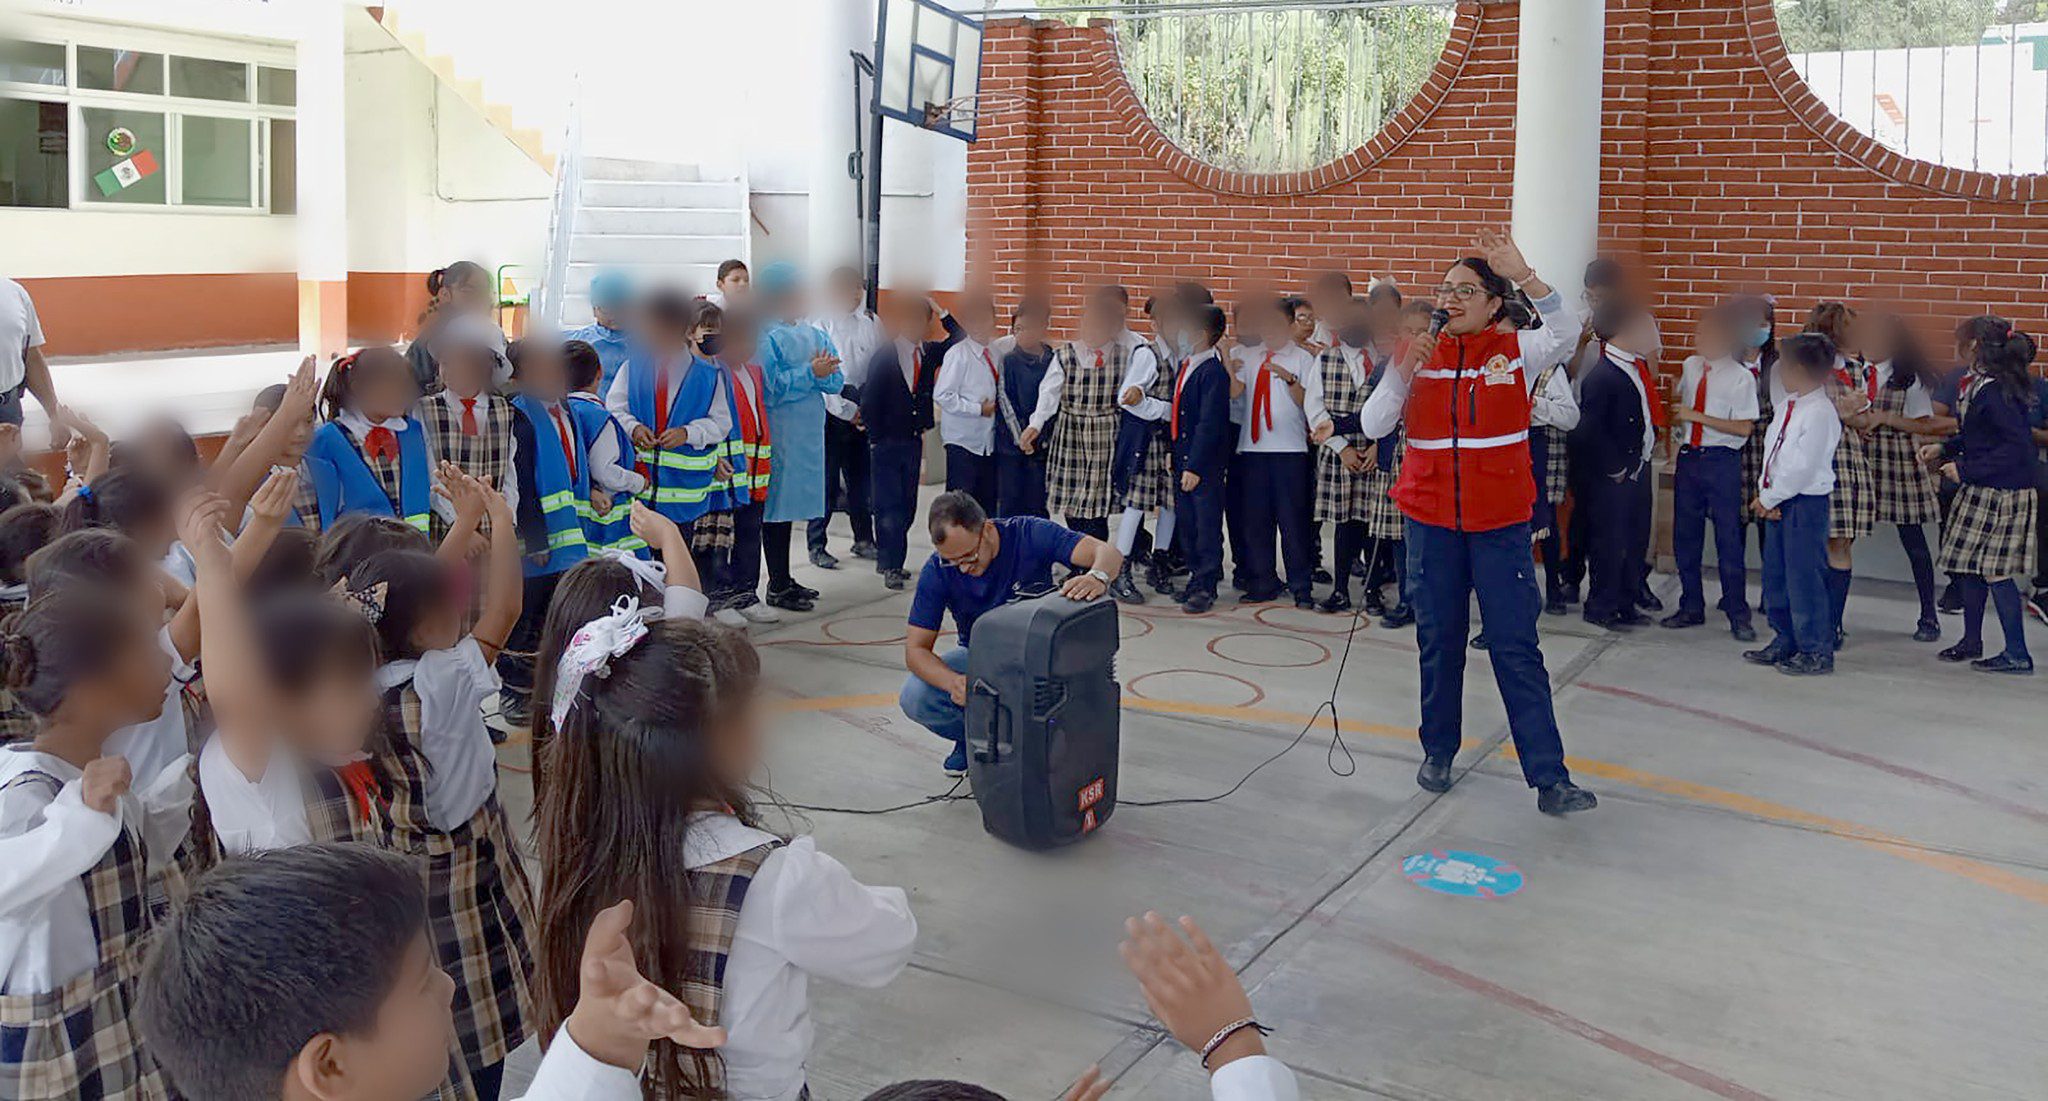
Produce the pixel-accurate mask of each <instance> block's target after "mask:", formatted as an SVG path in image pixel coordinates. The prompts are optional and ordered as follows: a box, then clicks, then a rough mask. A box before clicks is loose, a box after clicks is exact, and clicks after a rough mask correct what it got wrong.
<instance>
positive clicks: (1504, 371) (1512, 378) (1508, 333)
mask: <svg viewBox="0 0 2048 1101" xmlns="http://www.w3.org/2000/svg"><path fill="white" fill-rule="evenodd" d="M1516 287H1520V288H1521V289H1522V290H1523V291H1524V292H1525V293H1527V294H1528V296H1529V297H1530V299H1532V300H1533V301H1534V302H1535V305H1536V313H1537V316H1538V317H1539V318H1540V319H1541V321H1542V326H1541V327H1540V328H1535V329H1521V330H1505V329H1504V328H1503V327H1501V326H1499V325H1497V322H1499V321H1500V319H1501V318H1502V317H1503V316H1505V312H1506V304H1507V300H1508V298H1509V297H1510V296H1512V295H1513V293H1514V290H1515V288H1516ZM1580 328H1581V320H1580V318H1579V315H1578V312H1577V310H1575V309H1574V308H1573V307H1572V306H1571V305H1570V304H1569V303H1567V302H1566V301H1565V298H1564V296H1563V295H1561V294H1559V293H1557V291H1556V290H1555V289H1553V288H1552V287H1551V286H1550V284H1548V283H1545V282H1544V281H1543V280H1541V279H1539V278H1537V277H1536V273H1535V272H1534V271H1532V270H1530V268H1529V262H1528V261H1527V260H1525V259H1523V257H1522V250H1521V249H1520V248H1519V247H1517V246H1516V245H1515V243H1514V241H1513V240H1511V239H1510V238H1509V237H1508V236H1507V235H1506V234H1501V233H1488V234H1484V235H1482V236H1481V237H1480V240H1479V255H1477V256H1469V257H1466V258H1465V259H1463V260H1460V261H1458V262H1457V263H1455V264H1453V265H1451V268H1450V271H1448V272H1447V273H1445V275H1444V282H1443V286H1441V287H1439V288H1438V289H1437V311H1436V314H1435V317H1434V320H1433V323H1432V325H1431V328H1430V332H1429V333H1428V334H1427V335H1425V336H1422V337H1420V338H1417V339H1416V340H1415V341H1413V342H1412V343H1411V344H1410V345H1409V347H1408V349H1407V351H1406V353H1405V354H1404V355H1402V356H1401V357H1400V358H1399V360H1398V361H1397V363H1396V367H1395V369H1394V370H1392V371H1389V372H1387V377H1386V379H1385V380H1384V381H1382V382H1381V384H1380V385H1379V386H1378V387H1376V388H1375V389H1374V390H1373V392H1372V396H1371V397H1370V398H1368V399H1367V400H1366V403H1365V407H1364V408H1363V409H1361V410H1360V412H1359V422H1360V425H1361V427H1363V429H1364V434H1365V435H1367V436H1369V437H1373V438H1379V437H1382V436H1385V435H1387V434H1388V433H1390V432H1392V431H1393V429H1394V426H1395V425H1397V424H1403V423H1404V422H1405V430H1406V433H1407V435H1406V444H1407V447H1406V451H1405V453H1404V455H1403V457H1402V464H1401V474H1400V478H1399V480H1398V481H1396V482H1395V484H1394V491H1393V498H1394V503H1395V504H1396V505H1397V506H1399V507H1400V509H1401V512H1402V514H1403V515H1405V516H1406V517H1407V518H1408V534H1407V554H1408V575H1407V578H1406V582H1405V586H1406V594H1405V595H1406V596H1407V598H1408V600H1409V602H1410V603H1411V604H1413V605H1414V608H1415V633H1416V643H1417V645H1418V646H1419V648H1420V650H1421V664H1422V725H1421V730H1420V733H1421V736H1422V752H1423V762H1422V769H1421V771H1420V772H1418V773H1416V776H1415V782H1416V783H1418V784H1420V785H1421V786H1422V787H1423V788H1424V789H1426V790H1429V791H1439V792H1440V791H1448V790H1450V786H1451V764H1452V762H1453V760H1454V759H1455V758H1456V757H1457V755H1458V746H1459V743H1460V740H1461V735H1462V731H1461V726H1462V722H1463V710H1464V709H1463V699H1464V684H1465V638H1466V635H1467V633H1468V628H1469V627H1470V611H1469V606H1470V600H1471V595H1472V594H1473V593H1475V592H1476V593H1478V594H1479V613H1480V615H1481V616H1482V617H1484V619H1485V621H1486V638H1487V642H1488V644H1489V649H1490V651H1491V655H1492V659H1493V676H1494V680H1495V682H1496V683H1498V684H1499V686H1500V695H1501V701H1502V702H1503V703H1504V704H1505V705H1506V707H1507V713H1508V729H1509V731H1510V732H1511V733H1512V734H1513V736H1514V740H1515V752H1516V754H1517V756H1518V757H1519V758H1520V760H1521V763H1522V775H1523V777H1524V778H1525V779H1526V780H1528V782H1529V786H1530V787H1533V788H1535V789H1536V792H1537V796H1536V806H1537V808H1538V809H1539V810H1541V811H1543V812H1544V813H1545V814H1569V813H1571V812H1572V811H1579V810H1588V809H1591V808H1592V807H1593V806H1594V805H1595V802H1596V800H1595V799H1594V798H1593V793H1592V792H1589V791H1584V790H1581V789H1580V788H1578V787H1576V786H1574V785H1573V784H1572V781H1571V774H1570V773H1569V772H1567V771H1566V770H1565V766H1564V743H1563V740H1562V739H1561V738H1560V737H1559V735H1558V731H1557V716H1556V714H1555V713H1554V712H1553V710H1552V708H1551V703H1550V676H1549V674H1548V673H1547V672H1545V670H1544V668H1543V651H1542V650H1541V649H1540V648H1539V647H1538V644H1537V638H1536V619H1537V616H1538V615H1539V614H1540V613H1541V612H1542V610H1543V596H1542V593H1541V592H1540V591H1539V590H1538V589H1537V585H1536V569H1535V560H1534V558H1533V556H1532V555H1531V554H1530V551H1529V515H1530V510H1531V506H1532V505H1533V504H1534V503H1535V485H1536V483H1535V482H1534V480H1533V479H1532V478H1531V477H1530V474H1529V411H1530V407H1531V401H1530V396H1529V394H1530V389H1531V388H1532V387H1533V386H1534V385H1535V383H1536V380H1537V379H1538V378H1540V377H1542V374H1543V371H1544V369H1545V368H1547V367H1549V366H1551V365H1553V364H1555V363H1558V362H1561V361H1562V360H1563V359H1564V358H1565V357H1566V356H1568V355H1570V354H1571V352H1572V349H1573V347H1574V346H1575V344H1576V343H1577V341H1578V337H1579V330H1580Z"/></svg>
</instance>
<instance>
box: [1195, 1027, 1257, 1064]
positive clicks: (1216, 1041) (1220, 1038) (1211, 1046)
mask: <svg viewBox="0 0 2048 1101" xmlns="http://www.w3.org/2000/svg"><path fill="white" fill-rule="evenodd" d="M1248 1028H1250V1029H1256V1030H1257V1031H1258V1033H1259V1035H1261V1036H1271V1035H1272V1034H1273V1030H1272V1029H1270V1028H1267V1027H1266V1026H1265V1025H1262V1024H1260V1023H1259V1022H1258V1019H1257V1018H1255V1017H1240V1018H1238V1019H1237V1020H1235V1021H1232V1022H1230V1023H1229V1024H1227V1025H1224V1026H1223V1027H1222V1028H1219V1029H1217V1030H1216V1035H1214V1036H1211V1037H1209V1042H1208V1043H1206V1044H1203V1045H1202V1069H1203V1070H1208V1069H1209V1056H1211V1055H1214V1054H1216V1049H1217V1048H1219V1047H1222V1046H1223V1044H1224V1042H1225V1041H1226V1040H1229V1039H1230V1038H1231V1037H1232V1036H1235V1035H1237V1034H1238V1033H1240V1032H1243V1031H1244V1030H1245V1029H1248Z"/></svg>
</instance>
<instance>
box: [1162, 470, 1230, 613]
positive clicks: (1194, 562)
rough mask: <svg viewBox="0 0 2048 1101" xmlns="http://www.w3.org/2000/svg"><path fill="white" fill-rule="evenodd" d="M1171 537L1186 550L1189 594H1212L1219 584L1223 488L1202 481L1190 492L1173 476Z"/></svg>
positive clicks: (1221, 560)
mask: <svg viewBox="0 0 2048 1101" xmlns="http://www.w3.org/2000/svg"><path fill="white" fill-rule="evenodd" d="M1173 509H1174V528H1173V530H1174V538H1175V539H1176V540H1178V541H1180V542H1181V545H1182V546H1184V547H1186V548H1187V551H1186V554H1187V560H1188V588H1187V591H1188V592H1189V593H1190V594H1194V593H1207V594H1208V595H1210V596H1215V595H1216V586H1217V585H1218V584H1221V583H1222V581H1223V487H1222V486H1221V485H1218V484H1217V479H1215V478H1205V479H1203V480H1202V484H1201V485H1198V486H1196V487H1195V488H1194V490H1193V491H1192V492H1189V491H1185V490H1182V489H1181V488H1180V475H1179V474H1175V475H1174V494H1173Z"/></svg>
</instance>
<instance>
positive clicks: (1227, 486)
mask: <svg viewBox="0 0 2048 1101" xmlns="http://www.w3.org/2000/svg"><path fill="white" fill-rule="evenodd" d="M1232 434H1233V435H1235V434H1236V433H1235V429H1234V428H1233V430H1232ZM1250 478H1251V475H1250V474H1248V473H1247V472H1246V471H1245V466H1244V454H1243V453H1242V452H1239V453H1238V454H1235V455H1232V456H1231V457H1230V462H1229V464H1228V470H1227V471H1226V473H1225V475H1224V479H1223V530H1224V532H1225V534H1226V535H1228V536H1229V540H1230V580H1231V583H1232V584H1235V585H1236V586H1237V587H1238V588H1241V589H1242V588H1246V587H1248V586H1247V585H1246V578H1247V577H1248V576H1249V572H1248V571H1249V569H1250V562H1251V559H1250V556H1249V555H1247V554H1246V553H1245V535H1244V487H1245V486H1246V485H1248V484H1249V483H1250Z"/></svg>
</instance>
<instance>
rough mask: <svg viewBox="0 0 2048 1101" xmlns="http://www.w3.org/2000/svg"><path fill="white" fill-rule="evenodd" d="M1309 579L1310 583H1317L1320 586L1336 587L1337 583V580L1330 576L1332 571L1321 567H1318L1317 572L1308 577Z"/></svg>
mask: <svg viewBox="0 0 2048 1101" xmlns="http://www.w3.org/2000/svg"><path fill="white" fill-rule="evenodd" d="M1308 579H1309V580H1310V581H1313V582H1315V583H1316V584H1318V585H1334V584H1336V582H1337V579H1336V578H1334V577H1331V576H1330V571H1329V570H1326V569H1324V568H1323V567H1321V566H1317V567H1316V568H1315V570H1314V571H1313V572H1311V573H1310V574H1309V575H1308Z"/></svg>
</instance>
